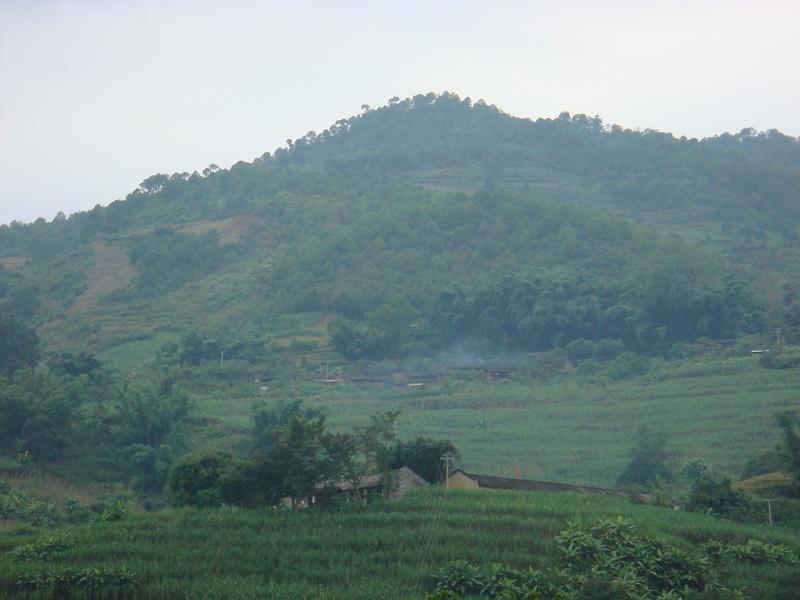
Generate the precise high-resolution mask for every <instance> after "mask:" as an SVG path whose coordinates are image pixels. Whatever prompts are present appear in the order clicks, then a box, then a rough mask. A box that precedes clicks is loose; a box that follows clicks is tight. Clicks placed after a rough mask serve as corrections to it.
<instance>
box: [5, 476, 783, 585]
mask: <svg viewBox="0 0 800 600" xmlns="http://www.w3.org/2000/svg"><path fill="white" fill-rule="evenodd" d="M618 515H622V516H623V517H624V518H626V519H632V520H633V521H634V522H635V523H636V524H637V527H638V531H639V533H638V535H640V536H643V537H647V538H650V539H652V540H655V542H654V543H657V544H659V545H669V546H671V547H673V548H675V549H676V551H678V552H680V553H681V555H683V556H687V557H689V558H690V559H691V560H695V559H696V558H695V557H697V556H698V555H699V553H700V552H701V551H702V545H703V544H705V543H707V542H709V541H712V540H715V541H718V542H720V543H722V544H733V545H735V546H739V545H747V544H748V543H749V542H748V541H749V540H753V541H754V542H755V541H759V542H763V543H765V544H770V545H771V546H776V547H778V546H783V547H785V548H786V549H787V550H788V551H791V552H795V553H796V552H797V551H798V543H797V538H796V536H794V535H791V534H789V533H787V532H786V531H783V530H781V529H778V528H771V529H770V528H767V527H754V526H742V525H736V524H733V523H730V522H727V521H724V520H719V519H716V518H713V517H707V516H703V515H695V514H690V513H676V512H673V511H672V510H669V509H661V508H654V507H650V506H641V505H636V504H632V503H630V502H629V501H627V500H623V499H609V498H603V497H598V496H594V495H573V494H547V493H512V492H456V491H454V490H450V491H448V492H446V493H445V492H444V491H443V490H442V489H436V490H434V489H431V490H427V491H426V490H423V491H421V492H419V493H414V494H412V495H410V496H407V497H406V498H405V499H403V500H402V501H398V502H376V503H372V504H369V505H368V506H366V507H359V506H353V505H350V507H349V508H346V507H341V508H339V509H338V510H335V511H333V512H330V511H317V510H310V511H291V510H273V509H268V510H251V511H248V510H225V509H222V510H219V509H216V510H210V509H205V510H197V509H181V510H167V511H161V512H158V513H151V514H130V515H128V516H126V518H124V519H122V520H120V521H117V522H110V523H108V522H107V523H99V522H98V523H92V524H89V525H82V526H76V527H73V528H72V529H71V530H70V533H69V539H70V541H71V543H72V545H70V546H69V547H67V548H66V549H64V550H63V551H62V552H59V553H57V554H55V555H54V557H51V558H48V559H47V560H36V559H32V560H26V561H25V562H19V561H12V560H8V561H2V562H0V584H1V585H2V586H3V590H4V591H5V593H9V592H14V593H18V591H19V588H18V587H17V585H18V584H17V581H19V580H20V579H21V578H22V577H23V576H24V577H37V576H40V575H41V574H43V573H47V572H49V573H60V572H72V571H73V570H76V569H86V568H98V569H103V570H106V571H113V570H116V569H122V568H125V569H126V570H127V571H129V572H130V573H132V576H133V577H134V578H135V582H136V584H135V585H136V586H137V588H136V590H137V594H138V597H148V594H151V597H158V598H183V597H198V596H201V597H205V598H229V599H233V598H248V597H276V598H278V597H279V598H285V599H292V598H297V599H300V598H303V599H304V600H305V599H308V598H326V599H330V598H355V599H357V598H364V599H368V598H369V599H372V598H376V597H380V598H387V599H392V598H422V597H424V596H425V595H426V594H427V593H429V592H431V591H433V587H434V576H435V575H436V574H437V573H438V571H439V569H440V568H442V567H443V566H445V565H446V564H447V563H448V562H450V561H455V560H463V561H468V562H470V563H472V564H475V565H478V566H480V567H481V568H488V567H489V566H490V564H491V563H495V562H497V563H503V564H505V565H507V566H508V567H510V568H513V569H520V570H524V569H527V568H528V567H529V566H533V567H535V568H538V569H544V570H548V569H551V568H554V567H557V566H558V565H559V550H558V540H557V539H556V535H557V534H558V532H561V531H563V530H564V529H565V528H566V527H567V526H568V523H569V522H573V521H575V520H578V519H579V520H581V521H582V522H584V523H586V524H587V525H590V526H593V525H594V524H595V523H597V520H598V519H612V520H616V518H617V516H618ZM48 535H49V534H48ZM36 539H37V538H36V537H35V536H13V535H5V536H3V537H0V551H3V552H5V551H12V550H13V549H14V548H16V547H19V546H22V545H24V544H30V543H32V542H34V541H35V540H36ZM754 542H750V544H751V545H752V544H753V543H754ZM771 552H775V550H774V549H773V550H771ZM725 553H727V552H725ZM797 568H798V567H797V566H796V565H791V564H785V562H784V561H780V562H774V561H773V562H761V563H758V562H755V563H751V562H740V561H736V562H732V563H729V562H728V561H727V560H722V561H720V564H719V566H718V567H714V570H715V572H718V574H719V580H720V581H721V582H723V583H724V585H725V586H726V587H729V588H731V589H741V588H744V589H745V590H746V591H747V595H746V597H748V598H752V599H753V600H766V599H785V598H790V597H791V593H793V592H794V588H793V586H792V584H791V582H792V581H796V578H797V576H798V571H797ZM787 594H789V595H787ZM44 597H47V596H44ZM79 597H81V596H79ZM82 597H86V596H82ZM712 597H713V596H712Z"/></svg>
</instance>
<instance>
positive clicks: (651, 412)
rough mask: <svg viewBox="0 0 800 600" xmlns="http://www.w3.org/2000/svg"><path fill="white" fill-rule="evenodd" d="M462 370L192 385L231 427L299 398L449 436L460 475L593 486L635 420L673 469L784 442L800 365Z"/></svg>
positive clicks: (741, 458) (723, 468) (733, 471)
mask: <svg viewBox="0 0 800 600" xmlns="http://www.w3.org/2000/svg"><path fill="white" fill-rule="evenodd" d="M458 377H459V376H458V375H457V374H453V375H452V376H449V377H447V378H446V379H445V382H444V384H443V385H442V386H440V387H432V388H423V389H399V390H398V389H389V390H386V389H383V387H382V386H373V387H359V386H355V385H348V384H342V385H336V386H323V385H319V384H314V383H311V382H303V381H302V380H299V381H295V382H291V383H284V384H277V385H271V386H270V390H269V392H268V393H266V394H260V393H259V391H258V389H257V387H256V386H255V385H252V384H250V383H247V384H239V383H229V382H225V383H224V384H215V383H214V382H213V381H209V380H208V379H200V380H199V381H200V382H201V383H202V385H196V386H195V391H196V393H197V398H198V405H199V409H200V412H201V414H203V415H204V416H210V417H216V418H218V419H220V420H221V421H222V422H223V423H224V424H225V425H226V426H228V427H229V428H231V430H233V431H235V430H237V429H238V430H241V431H244V430H246V429H247V428H249V427H250V425H251V422H250V415H251V414H252V413H251V411H252V406H253V403H254V402H256V401H259V400H263V401H267V402H276V401H278V400H303V401H304V402H306V403H307V404H308V405H310V406H316V407H319V408H322V409H323V410H324V411H326V413H327V415H328V419H329V421H330V422H331V424H332V425H334V426H335V427H343V428H344V427H351V426H352V425H354V424H357V423H362V422H364V421H365V420H366V418H367V415H369V414H370V413H373V412H376V411H383V410H400V411H401V412H402V416H401V420H400V424H401V432H400V433H401V436H402V437H410V436H414V435H425V436H430V437H434V438H448V439H450V440H452V441H453V442H454V443H455V445H456V446H457V447H458V448H459V450H460V451H461V454H462V458H463V461H462V466H463V467H464V468H465V469H466V470H472V471H474V472H479V473H490V474H496V475H505V476H513V475H514V474H515V473H516V472H517V471H519V473H520V474H521V476H522V477H524V478H529V479H552V480H557V481H564V482H569V483H582V484H587V485H598V486H611V485H613V484H614V481H615V479H616V477H617V475H619V473H620V472H621V471H622V470H623V469H624V467H625V464H626V463H627V461H628V451H629V449H630V447H631V446H632V445H633V443H634V440H635V436H636V432H637V429H638V428H639V427H641V426H647V427H649V428H651V429H652V430H654V431H658V432H664V433H665V434H667V436H668V444H667V449H668V451H670V452H671V453H673V455H674V459H675V463H676V465H675V466H678V467H679V466H680V464H681V463H682V462H683V461H686V460H690V459H695V458H696V459H700V460H703V461H705V462H707V463H710V464H712V465H713V466H714V469H715V470H716V471H717V472H720V473H723V474H727V475H730V476H732V477H733V478H738V476H739V474H740V473H741V469H742V467H743V466H744V465H745V463H746V462H747V461H748V460H749V459H751V458H753V457H754V456H756V455H757V454H759V453H761V452H763V451H765V450H767V449H770V448H772V447H774V445H775V444H776V443H777V442H778V441H779V435H778V431H777V430H776V428H775V424H774V418H773V415H774V413H775V412H776V411H780V410H787V409H790V410H791V409H796V408H797V406H798V402H797V399H798V396H797V377H798V369H786V370H769V369H764V368H762V367H760V366H759V365H758V362H757V360H755V359H753V358H750V357H743V358H731V359H710V360H703V359H697V360H684V361H669V362H659V363H656V364H655V365H654V366H653V367H652V368H651V369H650V371H649V372H648V373H647V374H645V375H642V376H634V377H629V378H627V379H624V380H621V381H612V380H610V379H608V378H604V377H582V376H577V375H571V376H561V377H558V378H555V379H551V380H549V381H545V382H543V381H540V380H536V379H532V378H527V377H524V376H522V375H519V376H515V377H514V378H513V379H512V380H508V381H501V382H496V383H485V382H483V381H482V380H479V379H478V378H472V379H468V378H466V377H463V376H462V378H461V379H459V378H458ZM307 379H310V376H307Z"/></svg>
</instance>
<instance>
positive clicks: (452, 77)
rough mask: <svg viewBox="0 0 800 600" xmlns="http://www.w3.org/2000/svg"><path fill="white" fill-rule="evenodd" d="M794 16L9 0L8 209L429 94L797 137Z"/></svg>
mask: <svg viewBox="0 0 800 600" xmlns="http://www.w3.org/2000/svg"><path fill="white" fill-rule="evenodd" d="M798 23H800V2H797V1H794V0H785V1H783V2H777V1H772V2H771V1H769V0H760V1H755V0H749V1H746V2H744V1H742V2H739V1H735V0H718V1H703V0H691V1H677V0H675V1H659V2H653V1H636V2H633V1H631V2H624V1H613V0H603V1H599V0H598V1H595V2H579V1H573V2H570V1H568V0H564V1H552V2H550V1H536V0H529V1H528V2H510V1H509V2H502V1H496V2H487V1H486V0H480V1H475V2H472V1H469V0H457V1H452V2H434V1H432V0H427V1H422V2H416V1H413V0H404V1H402V2H398V1H393V2H381V1H379V0H373V1H371V2H367V1H364V2H354V1H346V0H337V1H319V2H303V1H291V2H290V1H282V2H277V1H276V2H244V1H239V2H236V1H227V2H214V3H211V2H202V1H199V0H192V1H185V2H184V1H178V0H176V1H173V2H166V1H164V2H134V1H122V0H120V1H113V0H103V1H100V0H98V1H96V2H77V1H74V2H67V1H63V2H56V1H46V0H37V1H34V2H31V1H29V0H25V1H23V0H19V1H16V0H0V181H1V182H2V186H1V187H0V223H7V222H10V221H12V220H21V221H32V220H34V219H36V218H37V217H44V218H47V219H48V220H49V219H51V218H52V217H53V216H54V215H55V214H56V212H58V211H60V210H61V211H64V212H65V213H67V214H69V213H72V212H75V211H78V210H85V209H89V208H91V207H93V206H94V205H96V204H103V205H105V204H108V203H109V202H111V201H113V200H115V199H118V198H123V197H124V196H125V195H126V194H127V193H128V192H130V191H131V190H132V189H134V188H135V187H136V186H137V185H138V183H139V182H140V181H142V180H143V179H145V178H146V177H148V176H149V175H152V174H154V173H158V172H161V173H173V172H177V171H189V172H191V171H194V170H202V169H203V168H204V167H206V166H207V165H208V164H209V163H212V162H214V163H217V164H219V165H221V166H224V167H227V166H230V165H231V164H233V163H234V162H236V161H238V160H252V159H253V158H254V157H256V156H259V155H261V154H262V153H263V152H265V151H272V150H274V149H275V148H276V147H277V146H279V145H282V144H284V143H285V140H286V138H289V137H292V138H294V137H297V136H299V135H302V134H304V133H306V132H307V131H309V130H311V129H314V130H316V131H321V130H322V129H325V127H327V126H328V125H330V124H331V123H332V122H334V121H335V120H337V119H339V118H341V117H345V116H349V115H352V114H354V113H356V112H358V110H359V107H360V105H361V104H363V103H367V104H371V105H380V104H383V103H385V102H386V100H387V99H388V98H390V97H392V96H400V97H401V98H404V97H408V96H412V95H414V94H416V93H420V92H422V93H425V92H429V91H436V92H441V91H443V90H448V91H451V92H455V93H458V94H460V95H461V96H470V97H471V98H472V99H473V100H476V99H478V98H484V99H485V100H486V101H487V102H489V103H493V104H496V105H497V106H499V107H500V108H502V109H503V110H505V111H506V112H509V113H511V114H514V115H517V116H527V117H533V118H537V117H540V116H544V117H551V116H555V115H557V114H558V113H559V112H561V111H562V110H567V111H570V112H571V113H581V112H582V113H586V114H591V115H594V114H599V115H600V116H601V117H603V119H604V120H605V121H606V122H613V123H619V124H621V125H623V126H626V127H632V128H636V127H641V128H646V127H650V128H654V129H661V130H664V131H671V132H673V133H675V134H676V135H687V136H690V137H703V136H708V135H714V134H716V133H720V132H723V131H739V130H740V129H742V128H743V127H750V126H752V127H755V128H757V129H768V128H777V129H780V130H781V131H783V132H785V133H787V134H791V135H795V136H797V135H800V110H798V106H799V105H800V76H798V70H799V67H798V58H800V34H799V33H800V32H799V31H798V27H799V26H798Z"/></svg>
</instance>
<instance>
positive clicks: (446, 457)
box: [442, 452, 454, 489]
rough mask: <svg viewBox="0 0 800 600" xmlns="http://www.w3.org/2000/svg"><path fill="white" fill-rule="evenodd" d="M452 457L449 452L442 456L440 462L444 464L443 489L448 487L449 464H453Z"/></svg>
mask: <svg viewBox="0 0 800 600" xmlns="http://www.w3.org/2000/svg"><path fill="white" fill-rule="evenodd" d="M453 459H454V456H453V455H452V454H450V453H449V452H448V453H447V454H443V455H442V462H443V463H444V487H445V489H447V488H449V487H450V463H451V462H453Z"/></svg>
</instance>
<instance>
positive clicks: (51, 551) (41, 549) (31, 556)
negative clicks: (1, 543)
mask: <svg viewBox="0 0 800 600" xmlns="http://www.w3.org/2000/svg"><path fill="white" fill-rule="evenodd" d="M72 545H73V542H72V540H70V539H69V538H68V537H67V536H65V535H61V536H51V537H48V538H45V539H43V540H37V541H35V542H31V543H29V544H22V545H20V546H16V547H15V548H13V549H12V550H10V551H9V552H8V556H9V557H11V558H12V559H13V560H18V561H24V562H28V561H32V560H50V559H52V558H54V557H55V556H56V555H57V554H60V553H61V552H64V551H65V550H66V549H67V548H70V547H71V546H72Z"/></svg>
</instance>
